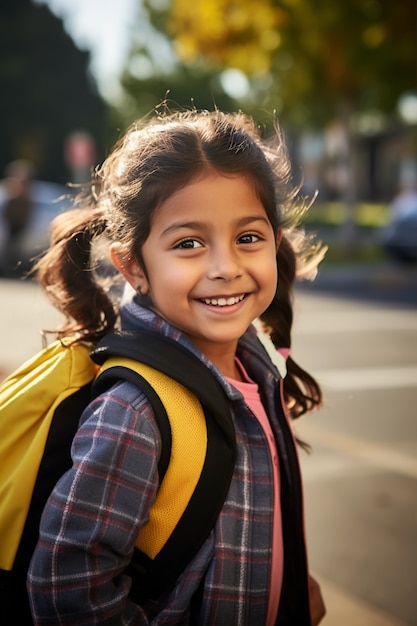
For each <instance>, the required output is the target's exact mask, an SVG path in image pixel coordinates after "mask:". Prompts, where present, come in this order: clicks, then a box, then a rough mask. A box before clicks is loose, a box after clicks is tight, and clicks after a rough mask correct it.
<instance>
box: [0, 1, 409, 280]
mask: <svg viewBox="0 0 417 626" xmlns="http://www.w3.org/2000/svg"><path fill="white" fill-rule="evenodd" d="M416 31H417V9H416V2H415V0H399V1H398V2H392V1H391V0H352V1H351V2H343V3H334V2H333V1H332V0H317V1H316V0H281V1H279V0H240V1H237V0H199V2H196V3H194V4H193V9H192V11H190V6H189V2H188V1H187V0H171V1H170V0H120V1H119V2H118V3H117V4H116V3H114V2H112V1H111V0H103V1H102V2H100V1H99V0H85V1H84V0H32V1H31V0H2V3H1V7H0V33H1V38H0V81H1V85H2V96H1V101H0V107H1V109H0V111H1V116H0V136H1V142H0V177H1V176H2V175H3V177H4V178H6V179H7V178H9V176H8V173H7V168H8V166H9V165H10V164H11V163H13V162H14V161H16V160H19V161H22V160H23V161H25V162H26V164H29V166H30V169H31V177H32V178H33V179H35V180H40V181H44V182H48V183H54V184H59V185H65V184H67V183H68V182H72V183H77V182H83V181H85V180H86V179H88V176H89V172H90V170H91V168H92V167H94V166H95V165H96V164H97V163H100V162H101V161H102V160H103V159H104V157H105V156H106V154H107V153H108V151H109V150H110V148H111V147H112V145H113V144H114V142H115V141H116V140H117V138H118V137H119V134H120V133H121V132H122V131H123V130H124V129H125V128H126V127H127V125H128V124H130V123H131V122H132V121H134V120H135V119H137V118H138V117H141V116H143V115H145V114H147V113H149V112H150V111H152V109H154V108H155V107H156V106H158V104H160V103H161V102H163V101H164V100H167V102H168V106H170V107H171V108H175V107H177V106H180V107H192V106H195V107H197V108H208V109H211V108H213V106H217V107H219V108H220V109H224V110H232V111H233V110H237V109H242V110H244V111H245V112H247V113H250V114H252V115H253V116H254V117H255V119H256V120H257V121H259V124H260V125H261V126H262V127H263V128H264V129H265V133H268V131H270V130H271V126H272V124H273V123H274V119H278V121H279V123H280V124H281V126H282V128H283V130H284V132H285V135H286V137H287V141H288V146H289V150H290V153H291V157H292V161H293V164H294V179H295V181H296V182H297V183H300V184H301V186H302V190H303V192H304V193H305V194H306V195H310V196H314V194H315V193H316V191H318V198H317V200H316V202H315V203H314V205H313V208H312V210H311V211H310V214H309V217H308V222H307V227H308V228H315V229H320V230H321V232H322V233H323V237H325V238H328V239H329V240H331V241H332V243H337V245H333V246H332V247H331V250H330V251H329V255H328V259H327V262H328V263H329V262H331V261H337V260H338V259H339V257H342V258H344V257H346V256H348V258H349V259H350V260H352V259H353V258H360V259H365V260H369V261H373V260H376V258H378V259H381V257H385V256H389V257H392V258H396V259H399V260H400V261H405V262H407V261H409V262H410V261H414V260H416V258H417V249H416V246H417V243H416V242H417V217H416V213H417V209H416V204H417V170H416V158H417V157H416V152H417V143H416V142H417V138H416V128H417V67H416V66H417V44H416V41H417V37H416V35H417V32H416ZM9 174H10V172H9ZM6 183H7V181H6ZM6 183H5V184H4V185H3V186H2V187H3V188H2V189H0V206H2V207H3V208H2V209H0V211H1V213H2V214H3V218H2V219H1V220H0V226H1V230H0V242H1V241H2V242H3V248H4V246H5V245H6V244H5V243H4V241H5V240H7V239H8V236H7V235H8V233H9V231H10V228H12V230H13V229H14V230H19V228H20V229H21V232H18V233H17V234H15V236H14V241H13V242H12V244H11V245H10V246H9V248H8V249H7V250H6V252H7V254H6V257H7V256H8V255H11V262H9V260H8V259H7V258H6V259H4V256H5V254H3V261H2V267H3V274H4V273H10V271H11V265H13V264H15V263H16V258H15V256H13V251H12V250H11V248H13V246H14V247H18V244H19V245H21V247H22V250H21V251H19V250H18V251H17V252H18V256H19V254H20V256H21V257H23V256H26V257H27V256H28V254H30V253H31V252H32V248H35V249H36V248H38V249H39V248H41V247H42V245H44V243H43V241H41V238H42V235H43V237H45V228H44V226H45V223H47V222H48V220H50V218H51V215H50V214H51V213H52V214H53V213H54V212H56V211H57V210H60V209H61V208H62V206H63V204H62V202H63V201H64V200H63V199H61V202H60V203H58V204H57V205H55V206H54V207H51V206H50V196H51V193H52V194H54V193H55V194H56V192H57V191H59V189H58V188H50V190H49V191H50V192H51V193H49V194H48V188H47V187H45V186H44V189H43V191H44V193H42V190H40V189H37V190H33V191H32V195H33V196H34V202H35V203H36V205H37V206H36V207H35V208H33V207H32V210H31V211H30V210H29V208H28V207H26V210H25V209H21V211H20V213H21V214H22V220H23V218H24V219H25V220H26V221H25V223H24V225H23V222H22V225H17V224H13V225H12V226H11V227H10V225H9V224H8V222H7V210H6V211H5V208H4V203H5V199H6V198H7V197H10V195H11V194H12V195H13V193H14V194H16V193H18V192H16V191H13V192H11V191H10V181H9V184H6ZM61 191H63V190H62V189H61ZM399 194H400V198H397V196H398V195H399ZM45 195H46V202H45V201H44V200H45V198H44V196H45ZM394 199H396V200H397V202H396V204H392V202H393V200H394ZM45 204H46V205H48V208H47V207H46V206H45ZM64 206H65V204H64ZM5 213H6V217H5V215H4V214H5ZM14 213H15V214H16V209H15V210H14ZM30 220H31V221H30ZM15 221H16V220H15ZM392 222H394V224H393V223H392ZM27 225H28V226H31V227H32V228H31V230H34V231H35V232H34V233H33V235H32V236H31V237H29V238H30V239H31V241H20V239H24V237H23V231H24V230H26V226H27ZM388 225H389V226H388ZM5 231H6V232H5ZM18 240H19V241H18ZM32 240H33V241H32ZM22 260H23V259H22ZM26 265H27V263H26ZM21 269H22V267H21Z"/></svg>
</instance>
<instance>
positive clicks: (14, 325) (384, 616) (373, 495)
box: [0, 270, 417, 626]
mask: <svg viewBox="0 0 417 626" xmlns="http://www.w3.org/2000/svg"><path fill="white" fill-rule="evenodd" d="M384 276H387V274H386V273H385V272H384V271H382V270H381V271H379V272H377V273H376V274H375V272H374V273H373V274H369V273H363V272H361V273H360V274H358V273H356V276H355V275H354V273H353V274H352V272H351V271H349V272H345V273H343V272H342V273H340V274H339V278H337V276H336V277H335V275H334V274H331V275H329V274H327V276H326V275H324V276H323V275H322V276H321V277H320V280H319V281H318V282H317V285H316V287H314V288H309V287H308V288H302V289H301V288H299V289H297V293H296V296H297V297H296V317H295V332H294V343H293V355H294V357H295V358H296V360H298V361H299V362H300V363H301V364H303V365H304V366H305V367H307V369H309V370H311V371H312V372H314V374H315V375H316V376H317V377H318V378H319V380H320V381H321V383H322V384H323V388H324V391H325V407H324V408H323V409H322V410H321V411H320V412H318V413H316V414H313V415H311V416H309V417H307V418H304V419H302V420H301V421H300V424H298V425H297V432H298V434H299V435H300V436H301V437H302V438H303V439H305V440H307V441H308V442H309V443H310V444H311V445H312V448H313V453H312V454H311V455H309V456H307V455H306V454H302V466H303V472H304V476H305V494H306V518H307V532H308V538H309V544H310V560H311V568H312V570H313V571H314V572H315V574H316V576H317V578H318V579H319V580H320V582H321V584H322V586H323V589H324V594H325V599H326V603H327V607H328V616H327V617H326V618H325V620H324V623H323V624H324V626H416V625H417V576H416V565H415V564H416V562H417V532H416V531H417V490H416V486H417V482H416V481H417V420H416V417H417V412H416V406H417V316H416V308H415V306H414V298H415V294H414V283H413V280H414V278H413V277H414V274H413V273H412V272H411V273H410V276H407V279H406V280H407V284H404V279H403V277H402V274H401V276H400V277H399V278H398V276H397V278H395V280H393V279H392V278H390V280H388V281H387V280H381V277H382V278H383V277H384ZM355 284H356V289H355ZM364 285H368V287H367V288H364ZM347 294H348V295H349V298H347V297H346V295H347ZM376 296H377V297H376ZM0 297H1V305H2V306H1V307H0V329H1V346H2V349H1V352H0V370H1V369H3V371H6V370H10V368H11V367H13V366H15V365H17V364H19V363H20V362H21V361H22V360H23V359H25V358H28V357H29V356H30V355H31V354H33V353H34V352H35V351H36V350H38V349H39V348H40V346H41V338H40V334H39V331H40V329H42V328H52V327H53V326H54V325H55V324H56V323H57V321H58V320H59V316H58V315H57V314H56V313H55V312H54V311H53V310H52V309H51V308H50V307H49V306H48V305H47V303H46V301H45V299H44V297H43V296H42V294H41V293H40V292H39V290H38V289H37V288H36V287H35V286H34V285H33V284H30V283H28V284H24V285H22V284H20V283H18V282H13V281H0Z"/></svg>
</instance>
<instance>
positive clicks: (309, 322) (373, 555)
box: [293, 275, 417, 626]
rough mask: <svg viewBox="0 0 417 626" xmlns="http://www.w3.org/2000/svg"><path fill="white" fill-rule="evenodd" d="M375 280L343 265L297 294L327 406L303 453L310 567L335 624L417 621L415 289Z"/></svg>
mask: <svg viewBox="0 0 417 626" xmlns="http://www.w3.org/2000/svg"><path fill="white" fill-rule="evenodd" d="M326 278H328V277H326ZM344 279H345V283H346V281H347V275H345V276H344ZM364 280H365V279H364V278H363V277H361V276H357V277H356V281H357V282H358V284H359V287H360V286H361V285H360V283H363V282H364ZM324 282H325V281H324ZM366 282H367V283H368V285H369V290H368V291H366V290H363V291H362V290H361V289H360V288H359V289H357V290H355V289H354V287H353V285H352V284H351V283H350V284H349V289H350V288H352V290H353V293H354V298H350V299H347V298H345V297H344V294H346V292H347V290H346V284H343V277H342V276H341V277H340V281H339V283H337V282H336V283H330V281H329V282H328V283H327V285H325V288H323V282H322V284H321V285H317V287H315V288H308V289H307V290H305V289H302V290H299V292H298V299H297V300H296V302H297V308H296V311H297V313H296V323H295V340H294V346H293V354H294V356H295V358H296V359H298V360H299V362H300V363H302V364H303V365H305V366H306V367H307V368H308V369H309V370H311V371H312V372H314V374H315V375H316V377H317V378H318V379H319V380H320V381H321V383H322V385H323V388H324V392H325V407H324V408H323V409H322V410H321V411H320V412H318V413H316V414H312V415H310V416H308V417H307V418H304V419H303V420H302V421H301V423H300V425H299V426H298V427H297V432H298V434H299V435H300V436H301V438H303V439H305V440H307V441H308V442H309V443H310V444H311V445H312V447H313V453H312V454H311V455H310V456H307V455H305V454H303V455H302V466H303V471H304V477H305V494H306V515H307V530H308V537H309V544H310V559H311V567H312V569H313V570H314V571H315V572H316V574H317V578H318V579H319V580H320V581H321V583H322V584H323V587H324V593H325V596H326V602H327V606H328V616H327V618H326V619H325V621H324V625H325V626H333V625H334V626H362V625H363V626H405V625H407V626H412V625H414V626H415V625H416V624H417V576H416V562H417V490H416V487H417V419H416V418H417V410H416V406H417V315H416V309H415V307H414V306H413V302H412V300H413V298H414V297H415V294H411V293H410V294H405V293H404V292H405V291H406V290H404V285H403V282H402V281H401V283H400V282H398V283H397V287H398V288H397V290H395V289H394V288H393V284H392V283H391V281H389V284H388V283H385V286H384V285H383V283H381V282H380V281H379V280H378V282H377V283H375V282H373V281H372V277H370V276H368V277H367V278H366ZM361 291H362V293H360V292H361ZM358 292H359V293H358ZM376 294H378V297H375V296H376ZM404 296H406V297H404ZM410 300H411V302H410Z"/></svg>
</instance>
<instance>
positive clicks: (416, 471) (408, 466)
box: [297, 424, 417, 479]
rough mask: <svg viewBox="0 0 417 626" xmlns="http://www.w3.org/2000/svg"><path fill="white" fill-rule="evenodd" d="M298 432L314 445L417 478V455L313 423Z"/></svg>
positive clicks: (301, 427) (304, 425)
mask: <svg viewBox="0 0 417 626" xmlns="http://www.w3.org/2000/svg"><path fill="white" fill-rule="evenodd" d="M297 434H298V435H299V436H300V437H301V438H302V439H305V440H306V441H308V442H309V443H310V444H311V445H313V447H314V445H315V444H314V442H316V443H317V445H320V446H324V447H326V448H328V449H330V450H332V451H334V452H338V453H339V454H345V455H348V456H349V457H351V458H358V459H361V460H362V461H364V462H365V463H366V464H367V465H370V466H373V467H377V468H382V469H384V470H390V471H394V472H396V473H398V474H402V475H403V476H407V477H409V478H413V479H416V478H417V457H413V456H410V455H408V454H404V453H401V452H397V451H396V450H392V449H390V448H388V447H386V446H383V445H381V444H378V443H373V442H370V441H364V440H363V439H358V438H357V437H352V436H351V435H347V434H345V433H335V432H331V431H330V430H327V429H326V428H322V427H320V426H315V425H311V424H303V425H300V427H299V428H297ZM306 463H308V459H306ZM330 467H331V465H330ZM332 474H333V472H332V471H330V472H329V473H328V475H332Z"/></svg>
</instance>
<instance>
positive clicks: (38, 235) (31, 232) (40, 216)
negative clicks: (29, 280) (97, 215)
mask: <svg viewBox="0 0 417 626" xmlns="http://www.w3.org/2000/svg"><path fill="white" fill-rule="evenodd" d="M30 192H31V198H32V201H33V204H34V207H33V212H32V216H31V219H30V222H29V225H28V227H27V228H26V230H25V232H24V233H23V234H22V236H21V237H19V241H18V250H17V251H16V253H15V254H14V256H15V258H17V259H18V262H19V266H18V268H15V267H11V265H16V262H15V260H13V261H11V260H10V259H8V258H5V257H7V255H6V248H7V246H6V230H5V224H4V220H3V219H2V213H3V210H4V207H5V202H6V200H7V192H6V186H5V183H4V181H2V182H0V271H1V273H2V274H3V275H10V274H11V275H16V274H21V273H23V272H25V271H27V270H28V269H29V268H30V266H31V265H32V262H33V259H34V258H35V257H37V256H38V255H39V254H41V253H42V252H44V251H45V250H46V248H47V247H48V245H49V226H50V223H51V221H52V220H53V218H54V217H55V216H56V215H58V213H61V212H62V211H65V210H67V209H69V208H70V207H71V205H72V199H73V196H74V192H73V191H72V190H71V189H69V188H67V187H65V186H63V185H59V184H57V183H52V182H46V181H39V180H34V181H32V182H31V183H30Z"/></svg>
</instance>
